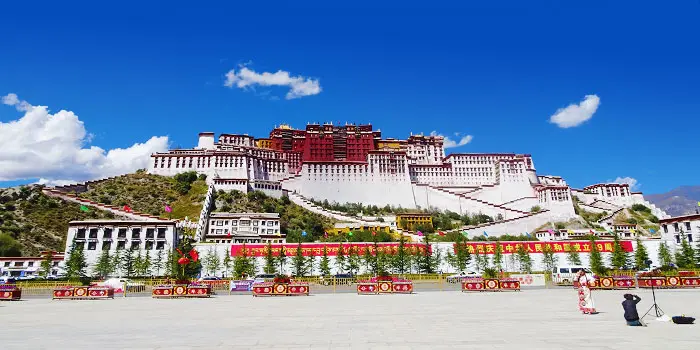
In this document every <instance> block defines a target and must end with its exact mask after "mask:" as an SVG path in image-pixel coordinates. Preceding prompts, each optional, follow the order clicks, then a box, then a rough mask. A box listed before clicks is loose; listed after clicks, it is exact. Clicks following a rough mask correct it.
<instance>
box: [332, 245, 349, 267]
mask: <svg viewBox="0 0 700 350" xmlns="http://www.w3.org/2000/svg"><path fill="white" fill-rule="evenodd" d="M346 265H347V257H346V256H345V249H344V248H343V243H340V244H339V245H338V254H337V255H336V256H335V268H336V270H338V273H344V272H345V267H346Z"/></svg>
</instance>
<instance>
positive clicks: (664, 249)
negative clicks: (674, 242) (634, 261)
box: [659, 242, 673, 266]
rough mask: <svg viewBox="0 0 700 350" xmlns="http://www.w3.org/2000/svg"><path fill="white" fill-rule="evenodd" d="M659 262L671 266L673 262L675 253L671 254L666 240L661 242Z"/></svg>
mask: <svg viewBox="0 0 700 350" xmlns="http://www.w3.org/2000/svg"><path fill="white" fill-rule="evenodd" d="M659 262H660V263H661V266H671V264H673V255H671V251H670V250H669V249H668V246H667V245H666V242H661V244H660V245H659Z"/></svg>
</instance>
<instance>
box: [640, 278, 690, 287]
mask: <svg viewBox="0 0 700 350" xmlns="http://www.w3.org/2000/svg"><path fill="white" fill-rule="evenodd" d="M637 279H638V281H639V288H651V287H652V286H653V287H654V288H669V289H671V288H698V287H700V277H698V276H642V275H640V277H638V278H637Z"/></svg>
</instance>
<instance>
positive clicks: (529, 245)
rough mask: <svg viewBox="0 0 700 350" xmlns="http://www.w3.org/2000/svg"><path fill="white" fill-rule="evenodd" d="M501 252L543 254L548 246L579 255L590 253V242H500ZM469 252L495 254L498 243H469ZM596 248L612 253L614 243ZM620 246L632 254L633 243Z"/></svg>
mask: <svg viewBox="0 0 700 350" xmlns="http://www.w3.org/2000/svg"><path fill="white" fill-rule="evenodd" d="M500 243H501V252H502V253H503V254H510V253H515V252H517V251H518V247H519V246H523V248H525V250H526V251H527V252H529V253H535V254H537V253H542V251H543V250H544V249H545V247H546V246H549V247H550V248H551V249H552V252H554V253H566V252H568V251H569V250H572V251H575V252H578V253H590V252H591V242H590V241H566V242H539V241H538V242H500ZM465 244H466V245H467V250H468V251H469V253H472V254H475V253H477V252H479V254H493V253H494V252H495V251H496V243H491V242H467V243H465ZM595 244H596V246H597V247H598V250H599V251H600V252H601V253H612V251H613V242H612V241H609V242H607V241H596V243H595ZM620 245H621V246H622V249H623V250H624V251H625V252H628V253H629V252H632V251H633V249H632V242H631V241H620Z"/></svg>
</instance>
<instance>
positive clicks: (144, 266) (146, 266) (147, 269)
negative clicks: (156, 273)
mask: <svg viewBox="0 0 700 350" xmlns="http://www.w3.org/2000/svg"><path fill="white" fill-rule="evenodd" d="M152 267H153V261H152V260H151V251H150V250H147V251H146V254H145V255H144V256H143V260H141V272H142V273H143V274H142V276H151V275H153V272H152V271H151V268H152Z"/></svg>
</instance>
